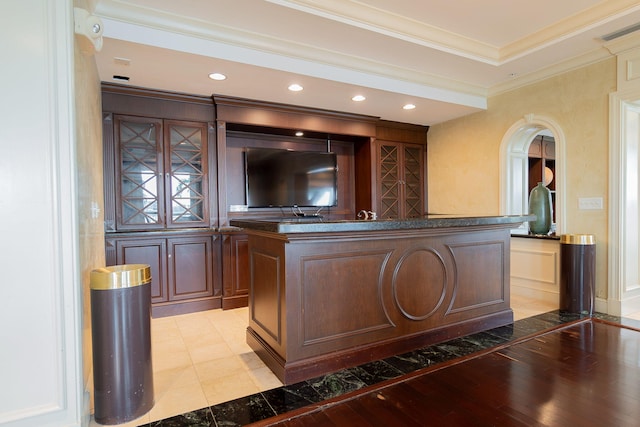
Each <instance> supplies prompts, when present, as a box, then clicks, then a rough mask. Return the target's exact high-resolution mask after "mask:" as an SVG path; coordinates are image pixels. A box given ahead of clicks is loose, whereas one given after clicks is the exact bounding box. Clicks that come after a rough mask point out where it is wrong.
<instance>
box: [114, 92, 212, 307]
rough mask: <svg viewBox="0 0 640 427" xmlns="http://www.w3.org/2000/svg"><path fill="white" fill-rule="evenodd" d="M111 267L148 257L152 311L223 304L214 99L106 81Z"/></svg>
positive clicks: (143, 259)
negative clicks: (217, 230)
mask: <svg viewBox="0 0 640 427" xmlns="http://www.w3.org/2000/svg"><path fill="white" fill-rule="evenodd" d="M102 109H103V118H104V121H103V143H104V188H105V191H104V193H105V231H106V238H105V240H106V242H105V243H106V260H107V265H115V264H132V263H136V264H137V263H140V264H149V265H150V266H151V274H152V283H151V287H152V297H151V298H152V313H153V315H154V316H156V317H157V316H167V315H172V314H179V313H187V312H191V311H199V310H207V309H211V308H219V307H221V300H222V261H221V242H220V236H219V234H218V233H216V232H214V231H213V230H214V229H215V228H216V227H217V225H218V224H217V220H218V215H217V212H218V207H217V187H218V186H217V172H216V169H215V165H216V162H217V159H216V155H217V147H216V140H215V128H214V126H213V121H214V115H215V113H214V109H213V103H212V101H211V99H210V98H203V97H197V96H191V95H185V94H175V93H167V92H159V91H153V90H146V89H139V88H132V87H122V86H116V85H109V84H103V91H102Z"/></svg>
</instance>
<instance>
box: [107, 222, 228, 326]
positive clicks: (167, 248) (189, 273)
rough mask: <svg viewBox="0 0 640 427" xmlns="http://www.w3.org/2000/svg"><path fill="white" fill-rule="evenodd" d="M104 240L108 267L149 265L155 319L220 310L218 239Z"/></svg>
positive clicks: (198, 235)
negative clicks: (200, 311) (185, 313)
mask: <svg viewBox="0 0 640 427" xmlns="http://www.w3.org/2000/svg"><path fill="white" fill-rule="evenodd" d="M136 234H137V235H133V236H126V237H123V236H117V237H111V236H108V237H107V264H109V265H113V264H148V265H149V266H150V267H151V302H152V304H153V305H152V314H153V316H154V317H162V316H167V315H171V314H178V313H183V312H189V311H199V310H206V309H212V308H219V307H221V297H222V287H221V285H220V283H221V278H220V271H221V266H220V264H221V256H220V255H221V254H220V250H221V249H220V236H219V235H218V234H217V233H191V234H181V235H180V236H176V235H175V233H158V234H157V235H154V236H153V237H146V236H140V234H143V233H136Z"/></svg>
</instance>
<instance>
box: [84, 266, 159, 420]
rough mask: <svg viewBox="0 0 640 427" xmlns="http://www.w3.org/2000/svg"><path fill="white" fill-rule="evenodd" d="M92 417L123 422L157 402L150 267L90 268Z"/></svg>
mask: <svg viewBox="0 0 640 427" xmlns="http://www.w3.org/2000/svg"><path fill="white" fill-rule="evenodd" d="M91 333H92V343H93V386H94V417H95V420H96V422H98V423H100V424H122V423H125V422H127V421H131V420H133V419H135V418H138V417H140V416H142V415H144V414H145V413H147V412H148V411H149V410H150V409H151V408H152V407H153V404H154V399H153V369H152V363H151V268H150V266H148V265H146V264H125V265H116V266H112V267H104V268H98V269H95V270H93V271H92V272H91Z"/></svg>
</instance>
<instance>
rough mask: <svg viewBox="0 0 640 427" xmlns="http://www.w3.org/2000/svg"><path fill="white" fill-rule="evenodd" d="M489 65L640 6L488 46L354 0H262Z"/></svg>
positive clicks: (612, 2)
mask: <svg viewBox="0 0 640 427" xmlns="http://www.w3.org/2000/svg"><path fill="white" fill-rule="evenodd" d="M266 1H269V2H271V3H274V4H278V5H280V6H284V7H289V8H291V9H296V10H300V11H303V12H306V13H310V14H313V15H317V16H321V17H324V18H328V19H332V20H334V21H338V22H342V23H344V24H348V25H352V26H356V27H358V28H363V29H366V30H369V31H374V32H377V33H380V34H384V35H387V36H390V37H395V38H398V39H401V40H404V41H407V42H410V43H415V44H418V45H421V46H426V47H429V48H432V49H436V50H440V51H443V52H447V53H450V54H454V55H457V56H460V57H464V58H468V59H473V60H475V61H479V62H483V63H486V64H490V65H495V66H499V65H503V64H506V63H508V62H510V61H513V60H516V59H518V58H521V57H523V56H526V55H528V54H531V53H533V52H536V51H538V50H541V49H543V48H545V47H548V46H552V45H554V44H556V43H559V42H562V41H564V40H566V39H568V38H571V37H572V36H574V35H577V34H580V33H583V32H585V31H589V30H590V29H592V28H594V27H596V26H597V25H601V24H603V23H606V22H609V21H611V20H614V19H616V18H618V17H620V16H622V15H625V14H628V13H630V12H633V11H636V10H640V4H638V2H637V1H636V0H607V1H603V2H600V3H599V4H597V5H595V6H593V7H591V8H589V9H586V10H584V11H582V12H580V13H578V14H576V15H574V16H571V17H568V18H566V19H563V20H561V21H559V22H557V23H555V24H553V25H550V26H548V27H546V28H543V29H542V30H540V31H537V32H535V33H533V34H528V35H526V36H525V37H523V38H521V39H519V40H516V41H514V42H513V43H509V44H507V45H505V46H493V45H490V44H486V43H482V42H480V41H478V40H474V39H471V38H468V37H464V36H462V35H460V34H456V33H452V32H450V31H447V30H444V29H442V28H439V27H435V26H432V25H428V24H424V23H421V22H418V21H416V20H413V19H411V18H407V17H403V16H399V15H396V14H393V13H390V12H388V11H385V10H382V9H378V8H375V7H373V6H369V5H365V4H362V3H360V2H355V1H345V0H323V2H322V5H320V4H319V2H317V1H316V0H266Z"/></svg>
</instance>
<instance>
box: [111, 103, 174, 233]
mask: <svg viewBox="0 0 640 427" xmlns="http://www.w3.org/2000/svg"><path fill="white" fill-rule="evenodd" d="M114 125H115V135H116V138H115V139H116V176H117V177H119V179H117V180H116V194H117V199H118V203H117V206H116V215H117V223H118V229H139V228H159V227H162V226H163V224H164V218H163V206H162V200H163V189H162V182H161V181H160V180H159V178H160V177H161V176H162V173H163V170H162V168H163V166H162V151H161V150H162V122H161V121H160V120H155V119H148V118H140V117H127V116H118V115H116V116H114Z"/></svg>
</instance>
